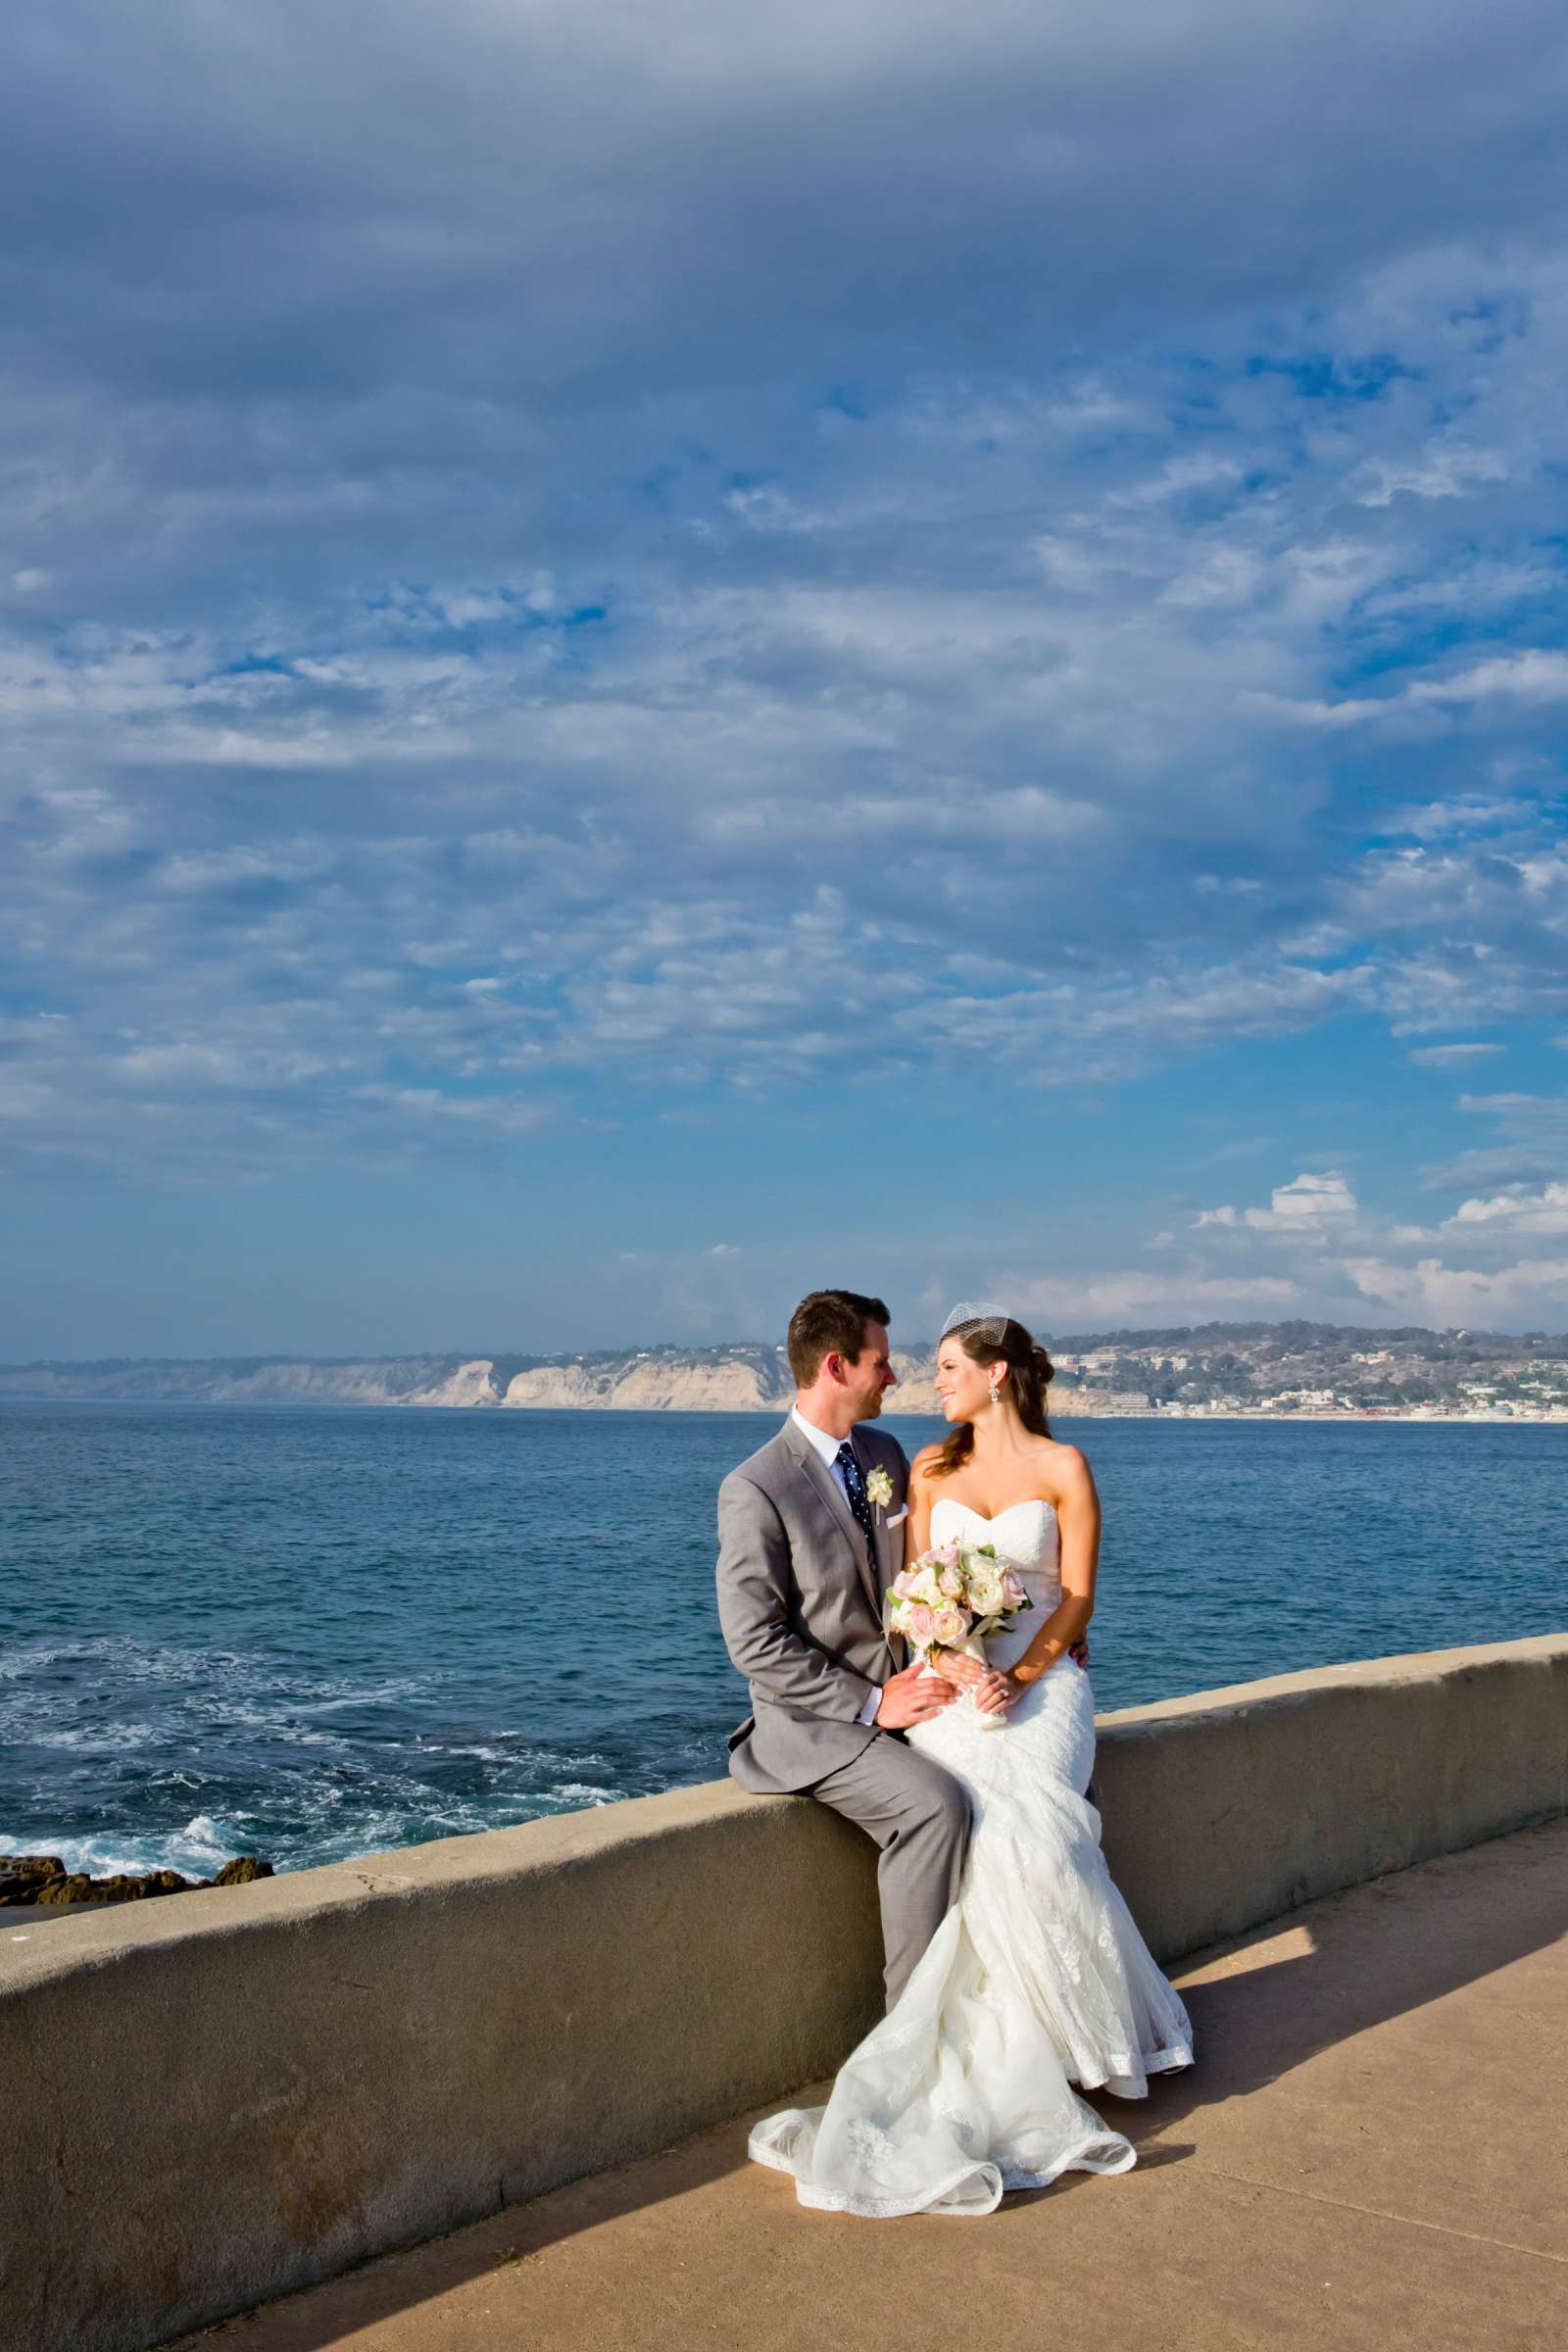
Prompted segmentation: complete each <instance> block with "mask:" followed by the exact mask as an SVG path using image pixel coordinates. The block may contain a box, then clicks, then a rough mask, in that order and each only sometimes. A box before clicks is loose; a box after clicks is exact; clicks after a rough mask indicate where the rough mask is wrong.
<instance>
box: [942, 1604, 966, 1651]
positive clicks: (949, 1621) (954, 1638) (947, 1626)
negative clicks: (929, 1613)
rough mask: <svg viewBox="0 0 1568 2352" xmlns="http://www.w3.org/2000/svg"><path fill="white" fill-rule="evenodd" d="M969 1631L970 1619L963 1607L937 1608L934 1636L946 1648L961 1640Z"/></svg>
mask: <svg viewBox="0 0 1568 2352" xmlns="http://www.w3.org/2000/svg"><path fill="white" fill-rule="evenodd" d="M968 1631H969V1620H968V1618H967V1617H966V1616H965V1615H964V1613H963V1611H962V1610H961V1609H938V1610H937V1612H936V1624H935V1628H934V1638H935V1640H937V1641H938V1642H941V1643H942V1644H943V1645H944V1647H945V1648H951V1646H952V1645H953V1643H954V1642H961V1641H962V1640H963V1637H964V1635H965V1634H966V1633H967V1632H968Z"/></svg>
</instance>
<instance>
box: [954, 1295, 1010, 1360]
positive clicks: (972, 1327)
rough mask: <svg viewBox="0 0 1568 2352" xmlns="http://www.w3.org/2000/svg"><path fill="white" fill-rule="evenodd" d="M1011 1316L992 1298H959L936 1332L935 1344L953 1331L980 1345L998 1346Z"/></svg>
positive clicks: (987, 1346) (986, 1346)
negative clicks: (970, 1338)
mask: <svg viewBox="0 0 1568 2352" xmlns="http://www.w3.org/2000/svg"><path fill="white" fill-rule="evenodd" d="M1012 1320H1013V1317H1012V1316H1011V1314H1009V1312H1008V1311H1007V1309H1006V1307H1005V1306H999V1305H998V1304H997V1302H996V1300H995V1299H959V1301H958V1303H957V1305H956V1307H955V1308H954V1310H953V1312H952V1314H951V1315H950V1316H949V1317H948V1319H947V1321H946V1322H945V1323H944V1324H943V1326H942V1329H941V1330H940V1331H939V1332H938V1334H937V1346H938V1347H939V1348H940V1347H941V1345H942V1343H943V1341H944V1340H945V1339H947V1338H948V1337H949V1335H950V1334H951V1333H953V1332H955V1331H961V1332H962V1333H963V1335H964V1337H965V1339H968V1338H969V1337H971V1336H972V1337H973V1338H975V1339H977V1340H978V1341H979V1342H980V1344H981V1346H982V1347H985V1348H1000V1347H1001V1345H1002V1340H1003V1335H1004V1333H1005V1331H1006V1328H1007V1325H1008V1324H1009V1323H1010V1322H1011V1321H1012Z"/></svg>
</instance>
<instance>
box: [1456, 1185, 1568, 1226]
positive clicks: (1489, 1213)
mask: <svg viewBox="0 0 1568 2352" xmlns="http://www.w3.org/2000/svg"><path fill="white" fill-rule="evenodd" d="M1449 1223H1450V1225H1454V1226H1467V1225H1468V1226H1477V1225H1489V1226H1493V1227H1505V1228H1506V1229H1507V1231H1508V1232H1509V1233H1568V1184H1564V1183H1555V1184H1546V1185H1543V1186H1541V1187H1540V1188H1539V1189H1535V1190H1533V1189H1532V1188H1531V1187H1529V1186H1528V1185H1523V1184H1518V1185H1512V1186H1510V1187H1509V1189H1508V1191H1507V1192H1505V1193H1495V1194H1493V1196H1492V1197H1491V1198H1490V1199H1485V1198H1475V1199H1471V1200H1469V1201H1460V1203H1459V1205H1458V1207H1457V1208H1456V1209H1455V1210H1454V1212H1453V1216H1452V1217H1451V1219H1450V1220H1449Z"/></svg>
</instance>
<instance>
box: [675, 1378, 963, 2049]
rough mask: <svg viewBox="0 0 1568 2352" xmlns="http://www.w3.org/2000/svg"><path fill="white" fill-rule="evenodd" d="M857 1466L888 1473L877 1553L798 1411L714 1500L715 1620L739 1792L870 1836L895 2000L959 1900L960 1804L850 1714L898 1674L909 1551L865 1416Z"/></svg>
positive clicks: (921, 1764)
mask: <svg viewBox="0 0 1568 2352" xmlns="http://www.w3.org/2000/svg"><path fill="white" fill-rule="evenodd" d="M852 1443H853V1445H854V1446H855V1449H856V1453H857V1455H858V1460H859V1462H860V1466H861V1469H862V1471H863V1472H864V1473H865V1474H866V1475H867V1476H869V1475H870V1473H872V1472H873V1471H876V1470H886V1472H887V1473H888V1475H889V1477H890V1478H891V1480H892V1482H893V1499H892V1501H891V1503H889V1504H888V1505H887V1506H886V1507H885V1508H881V1509H878V1508H876V1507H875V1506H873V1518H874V1521H875V1528H876V1538H875V1562H874V1567H873V1563H872V1561H871V1560H870V1559H869V1558H868V1557H867V1549H866V1542H865V1538H864V1535H863V1534H862V1533H861V1530H860V1529H859V1527H858V1525H857V1523H856V1520H855V1516H854V1514H853V1512H852V1511H851V1509H850V1506H849V1504H848V1502H847V1501H846V1499H845V1497H844V1494H843V1491H842V1490H841V1488H840V1486H839V1483H838V1481H837V1479H836V1478H835V1477H834V1476H833V1474H832V1472H831V1471H830V1470H829V1469H828V1468H827V1467H826V1465H825V1464H824V1463H823V1462H822V1461H821V1459H820V1458H819V1457H818V1455H817V1454H816V1453H815V1452H814V1451H813V1450H812V1447H811V1446H810V1444H809V1441H808V1439H807V1438H806V1436H805V1434H804V1433H803V1431H802V1430H801V1429H800V1428H798V1427H797V1425H796V1423H795V1422H794V1421H793V1420H790V1421H786V1422H785V1424H784V1426H783V1428H782V1429H781V1430H780V1431H779V1433H778V1435H777V1436H776V1437H774V1438H771V1439H770V1440H769V1441H768V1443H767V1444H766V1445H765V1446H762V1447H761V1448H760V1450H759V1451H758V1452H757V1453H754V1454H753V1455H752V1457H751V1459H750V1461H746V1462H742V1464H741V1466H740V1468H739V1469H738V1470H732V1471H731V1472H730V1474H729V1476H728V1478H726V1479H725V1481H724V1483H723V1485H722V1486H721V1487H720V1489H719V1493H718V1542H719V1551H718V1614H719V1622H720V1624H721V1625H722V1627H723V1629H724V1640H725V1642H726V1644H727V1646H728V1649H729V1654H730V1657H731V1659H732V1660H733V1662H734V1664H735V1666H736V1668H737V1670H738V1671H739V1672H740V1673H741V1674H744V1675H745V1676H746V1678H747V1680H748V1682H749V1683H750V1685H751V1693H752V1715H751V1718H750V1720H749V1721H747V1722H746V1723H743V1724H742V1725H741V1727H740V1729H739V1730H738V1731H737V1732H736V1733H734V1735H733V1736H732V1738H731V1740H730V1743H729V1744H730V1766H729V1768H730V1771H731V1772H732V1773H733V1774H734V1776H735V1778H736V1780H737V1781H739V1782H740V1784H741V1787H742V1788H743V1789H755V1790H757V1791H759V1792H761V1793H765V1794H772V1795H780V1794H787V1793H795V1792H801V1793H809V1795H811V1796H814V1797H816V1798H818V1799H819V1800H820V1801H821V1802H822V1803H823V1804H826V1805H831V1806H832V1808H833V1810H834V1811H835V1812H837V1813H843V1814H845V1815H846V1816H847V1817H848V1818H849V1819H850V1820H851V1821H853V1822H855V1823H856V1824H857V1825H858V1827H859V1828H860V1829H863V1830H864V1831H865V1832H866V1833H867V1835H868V1836H869V1837H871V1838H874V1839H875V1840H876V1843H877V1844H878V1846H879V1847H880V1848H881V1852H882V1858H881V1862H880V1864H879V1866H878V1872H877V1884H878V1889H879V1892H880V1895H881V1902H882V1937H883V1943H884V1946H885V1948H886V1954H887V1983H888V2001H889V2004H890V2006H891V2004H892V2002H893V2001H894V2000H895V1999H896V1998H897V1996H898V1994H899V1992H900V1991H901V1990H902V1989H903V1986H904V1984H905V1982H906V1980H907V1977H908V1975H909V1972H910V1970H911V1969H912V1968H913V1967H914V1964H915V1962H916V1961H917V1960H918V1959H919V1957H920V1954H921V1953H922V1952H923V1951H924V1950H925V1947H926V1945H927V1944H928V1943H929V1942H930V1940H931V1937H932V1936H933V1935H934V1934H935V1933H936V1930H937V1928H938V1927H939V1925H940V1924H941V1922H942V1920H943V1918H944V1917H945V1915H946V1913H947V1911H948V1909H949V1906H950V1905H951V1904H952V1903H953V1902H954V1900H955V1899H956V1894H957V1889H958V1879H959V1875H960V1873H961V1870H962V1867H963V1849H964V1844H965V1841H966V1839H967V1837H968V1829H969V1806H968V1799H967V1797H966V1796H965V1794H964V1791H963V1789H961V1787H960V1786H959V1784H958V1783H957V1782H956V1780H954V1779H953V1778H952V1776H951V1775H950V1774H948V1773H946V1772H944V1771H943V1770H942V1768H941V1767H940V1765H937V1764H934V1763H932V1762H931V1761H930V1760H929V1758H927V1757H925V1756H923V1755H921V1754H920V1753H919V1751H918V1750H917V1749H915V1748H912V1747H910V1746H908V1745H907V1742H906V1741H904V1740H902V1739H900V1738H899V1736H898V1735H897V1734H896V1733H889V1732H883V1731H878V1730H877V1729H876V1728H875V1726H874V1725H871V1724H864V1723H861V1722H860V1721H859V1716H860V1713H861V1710H862V1708H863V1707H864V1706H865V1704H866V1702H867V1701H868V1699H869V1698H870V1695H871V1692H872V1691H873V1690H874V1689H875V1688H876V1687H877V1686H878V1685H879V1684H883V1683H886V1682H887V1680H888V1678H889V1677H890V1676H891V1675H892V1674H894V1673H895V1672H896V1671H897V1661H896V1659H895V1656H894V1652H893V1646H892V1641H891V1639H890V1637H889V1634H888V1632H887V1628H886V1624H885V1621H884V1619H885V1603H884V1600H883V1594H884V1593H885V1592H886V1590H887V1588H888V1586H889V1585H891V1584H892V1582H893V1579H894V1577H895V1576H896V1575H897V1574H898V1571H899V1568H900V1566H901V1564H902V1561H903V1556H904V1536H903V1530H902V1529H901V1528H897V1527H892V1528H890V1527H889V1526H888V1521H889V1519H890V1518H894V1517H897V1515H898V1514H899V1513H900V1512H902V1510H903V1509H904V1505H905V1496H906V1493H907V1482H908V1475H909V1465H908V1463H907V1461H906V1460H905V1458H904V1449H903V1447H902V1446H900V1445H899V1443H898V1440H897V1439H896V1438H892V1437H890V1436H889V1435H888V1434H887V1432H886V1431H885V1430H879V1429H876V1428H875V1427H873V1426H871V1425H870V1424H867V1423H863V1422H862V1424H861V1425H860V1427H859V1428H858V1429H857V1430H856V1432H855V1434H854V1438H853V1440H852Z"/></svg>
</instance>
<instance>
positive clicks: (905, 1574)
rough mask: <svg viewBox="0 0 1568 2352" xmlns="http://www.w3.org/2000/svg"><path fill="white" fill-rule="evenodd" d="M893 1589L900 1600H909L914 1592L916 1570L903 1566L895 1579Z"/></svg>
mask: <svg viewBox="0 0 1568 2352" xmlns="http://www.w3.org/2000/svg"><path fill="white" fill-rule="evenodd" d="M893 1590H894V1593H895V1594H896V1595H897V1596H898V1598H899V1599H900V1600H908V1599H909V1598H910V1597H911V1595H912V1594H913V1592H914V1571H913V1569H912V1568H901V1569H900V1570H899V1573H898V1575H897V1576H896V1577H895V1578H894V1579H893Z"/></svg>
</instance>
